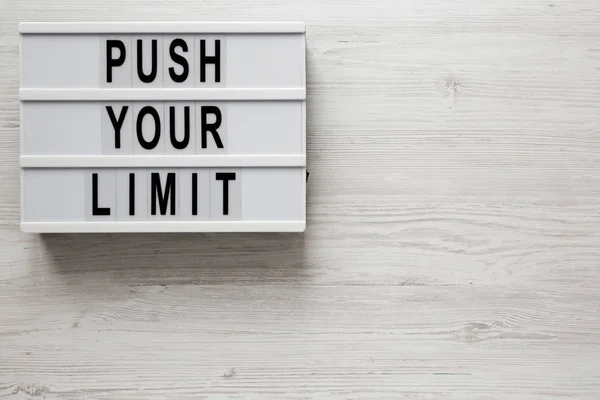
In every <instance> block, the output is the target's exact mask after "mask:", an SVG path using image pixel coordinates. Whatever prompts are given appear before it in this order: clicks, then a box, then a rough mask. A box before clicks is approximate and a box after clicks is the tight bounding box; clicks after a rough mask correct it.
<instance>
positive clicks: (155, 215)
mask: <svg viewBox="0 0 600 400" xmlns="http://www.w3.org/2000/svg"><path fill="white" fill-rule="evenodd" d="M19 31H20V34H21V88H20V100H21V191H22V192H21V228H22V230H24V231H26V232H302V231H304V229H305V226H306V107H305V100H306V72H305V29H304V25H303V24H302V23H22V24H21V25H20V26H19Z"/></svg>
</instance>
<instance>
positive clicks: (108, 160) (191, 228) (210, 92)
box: [19, 22, 307, 233]
mask: <svg viewBox="0 0 600 400" xmlns="http://www.w3.org/2000/svg"><path fill="white" fill-rule="evenodd" d="M142 33H157V34H185V33H188V34H216V33H219V34H233V33H236V34H246V33H247V34H257V33H258V34H260V33H271V34H273V33H275V34H286V33H299V34H302V35H303V37H304V40H303V41H302V79H301V87H300V88H297V87H294V88H260V87H258V88H239V89H238V88H206V89H204V88H182V89H179V88H175V89H174V88H160V89H145V88H123V89H113V88H83V89H82V88H73V89H64V88H56V89H54V88H28V87H25V88H20V89H19V99H20V120H21V126H20V142H21V150H20V151H21V155H20V167H21V223H20V226H21V230H22V231H23V232H29V233H134V232H140V233H142V232H205V233H217V232H304V231H305V229H306V186H307V180H306V176H307V173H306V38H305V33H306V30H305V25H304V23H302V22H64V23H63V22H23V23H21V24H19V34H20V46H19V47H20V82H21V85H22V83H23V70H24V68H23V50H22V49H23V36H24V35H28V34H47V35H51V34H142ZM102 100H130V101H135V100H157V101H165V100H278V101H286V100H295V101H301V104H302V129H301V131H302V154H301V155H298V154H291V155H287V154H281V155H279V154H278V155H210V156H202V155H184V156H169V155H156V156H145V155H124V156H113V155H105V156H85V155H82V156H35V155H23V142H24V129H23V108H24V107H23V103H24V102H27V101H102ZM109 167H246V168H252V167H294V168H302V182H301V184H302V196H303V197H302V214H303V219H302V220H298V221H134V222H132V221H106V222H95V221H76V222H69V221H65V222H60V221H57V222H27V221H25V219H24V212H25V204H24V203H25V193H24V191H25V188H24V181H25V179H24V175H25V172H24V170H25V169H26V168H48V169H50V168H109Z"/></svg>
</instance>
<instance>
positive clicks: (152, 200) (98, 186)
mask: <svg viewBox="0 0 600 400" xmlns="http://www.w3.org/2000/svg"><path fill="white" fill-rule="evenodd" d="M141 175H142V176H141V177H139V176H138V174H137V173H135V172H130V173H128V174H127V185H126V189H125V191H124V192H119V190H120V189H121V187H120V186H117V187H108V186H106V185H104V186H103V184H102V181H101V178H102V176H101V174H99V173H92V174H91V204H90V207H91V215H92V216H98V217H100V216H111V215H114V212H115V210H113V209H112V208H111V207H110V206H108V205H107V204H102V202H101V199H103V198H104V199H106V198H107V196H104V195H105V194H107V193H102V190H107V191H109V192H111V193H112V192H115V191H116V192H117V193H116V195H117V196H118V197H126V198H127V214H128V215H129V216H131V217H133V216H136V215H138V213H140V210H138V204H140V202H138V201H137V198H138V196H146V197H147V200H148V202H146V201H145V200H146V199H145V200H144V201H143V202H142V204H148V208H147V210H146V207H144V210H141V211H142V212H143V214H144V215H148V216H172V217H175V216H178V215H179V213H185V214H187V215H191V216H198V215H199V205H200V203H201V202H208V201H211V200H210V197H211V196H210V195H211V193H210V192H211V190H214V186H213V185H211V183H210V182H209V181H208V180H206V181H205V180H203V179H200V176H199V175H200V173H198V172H193V173H191V174H188V175H187V177H188V178H189V179H185V180H184V179H180V177H178V174H177V173H176V172H168V173H162V174H161V173H159V172H148V173H147V174H145V173H144V174H141ZM237 175H238V174H237V173H235V172H216V173H215V174H213V177H214V180H215V182H217V183H219V186H220V187H219V190H220V193H219V194H220V196H217V197H220V198H222V201H221V204H220V205H219V207H218V213H219V215H222V216H228V215H229V214H230V210H231V208H230V207H231V204H230V203H231V189H232V185H233V184H235V183H236V182H237V180H238V176H237ZM139 180H141V182H140V181H139ZM140 183H143V185H140ZM140 187H144V189H145V190H140ZM211 187H213V189H211ZM184 193H185V195H188V196H189V198H188V199H186V200H187V201H185V202H183V201H180V200H181V199H180V198H179V197H180V195H182V194H184ZM108 194H109V196H108V197H110V193H108ZM201 195H202V198H201ZM121 204H124V203H121ZM182 204H187V205H188V207H189V209H187V210H183V209H182V208H181V207H182V206H181V205H182ZM215 209H217V208H216V207H215ZM146 212H147V213H146Z"/></svg>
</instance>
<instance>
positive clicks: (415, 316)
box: [0, 0, 600, 400]
mask: <svg viewBox="0 0 600 400" xmlns="http://www.w3.org/2000/svg"><path fill="white" fill-rule="evenodd" d="M70 20H74V21H103V20H104V21H106V20H114V21H124V20H125V21H126V20H166V21H177V20H261V21H262V20H272V21H277V20H300V21H304V22H306V25H307V52H308V54H307V55H308V88H307V89H308V110H307V115H308V122H309V130H308V165H309V168H308V169H309V171H310V174H311V175H310V180H309V186H308V214H307V218H308V230H307V232H306V233H305V234H304V235H292V234H290V235H287V234H280V235H275V234H261V235H244V234H235V235H225V234H214V235H179V234H175V235H168V234H145V235H124V234H119V235H116V234H115V235H110V234H105V235H100V234H94V235H82V236H78V235H41V236H37V235H26V234H23V233H21V232H20V231H19V228H18V222H19V174H18V172H19V168H18V155H19V135H18V129H19V119H18V101H17V90H18V86H19V83H18V36H17V34H16V29H17V24H18V23H19V22H22V21H70ZM599 88H600V4H599V3H598V1H597V0H569V1H567V0H560V1H554V0H519V1H517V0H503V1H501V0H489V1H476V0H448V1H444V2H439V1H433V0H419V1H417V0H401V1H398V0H381V1H378V2H366V1H362V2H345V1H342V0H304V1H296V0H277V1H276V0H256V1H254V2H252V4H249V3H248V4H246V3H242V2H239V1H234V0H220V1H218V0H204V1H187V0H160V1H159V0H146V1H144V2H139V1H134V0H102V1H100V0H86V1H74V0H61V1H47V0H30V1H26V2H25V1H20V0H2V1H0V162H1V164H2V168H1V169H0V180H1V182H2V184H1V185H0V398H2V399H5V398H6V399H11V400H12V399H38V398H39V399H41V398H45V399H61V400H74V399H204V398H206V399H214V398H218V399H221V398H222V399H242V398H243V399H246V398H250V399H312V398H336V399H374V398H379V399H398V398H403V399H420V400H422V399H457V400H458V399H461V400H463V399H464V400H469V399H477V400H484V399H485V400H491V399H495V400H500V399H511V400H513V399H567V398H568V399H598V398H599V397H600V336H599V335H598V334H599V333H600V277H599V273H598V271H599V270H600V128H599V127H600V112H599V105H600V90H599Z"/></svg>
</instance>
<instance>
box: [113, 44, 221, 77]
mask: <svg viewBox="0 0 600 400" xmlns="http://www.w3.org/2000/svg"><path fill="white" fill-rule="evenodd" d="M147 41H148V39H146V40H143V39H137V40H134V43H133V45H134V46H135V49H136V53H137V57H135V67H134V68H133V70H134V71H135V73H136V74H137V76H138V78H139V79H140V81H142V82H144V83H152V82H154V81H155V80H156V79H157V75H158V68H159V61H161V62H160V65H161V66H162V65H163V62H162V61H163V60H159V59H158V57H159V41H158V40H157V39H152V40H150V50H149V51H148V49H147V48H146V46H145V45H144V42H147ZM161 43H162V41H161ZM199 44H200V47H199V54H198V56H197V60H198V62H199V64H198V65H199V70H200V76H199V77H198V81H199V82H200V83H205V82H207V73H206V69H207V68H206V67H207V66H208V65H214V82H216V83H219V82H221V40H219V39H216V40H214V54H212V55H208V54H207V42H206V40H205V39H201V40H200V43H199ZM194 45H195V44H194V43H191V44H190V43H188V42H187V41H185V40H184V39H182V38H176V39H174V40H172V41H171V43H170V44H169V46H168V48H169V57H170V59H171V61H172V62H173V63H175V64H177V65H178V66H179V67H180V68H177V69H178V70H180V71H179V72H178V71H177V70H176V68H175V67H170V68H169V69H168V73H169V77H170V78H171V80H172V81H173V82H176V83H183V82H185V81H187V80H188V79H191V78H190V75H191V74H190V69H193V68H191V67H190V64H191V65H192V66H193V65H194V60H191V59H190V58H191V57H190V55H189V53H190V52H193V50H194ZM128 56H129V55H128V54H127V48H126V46H125V43H124V42H123V41H122V40H118V39H112V40H107V41H106V82H108V83H111V82H112V81H113V70H114V69H115V68H119V67H123V65H124V64H125V61H126V59H127V57H128ZM148 57H149V58H150V67H149V68H147V69H146V70H144V59H145V58H148Z"/></svg>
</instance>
